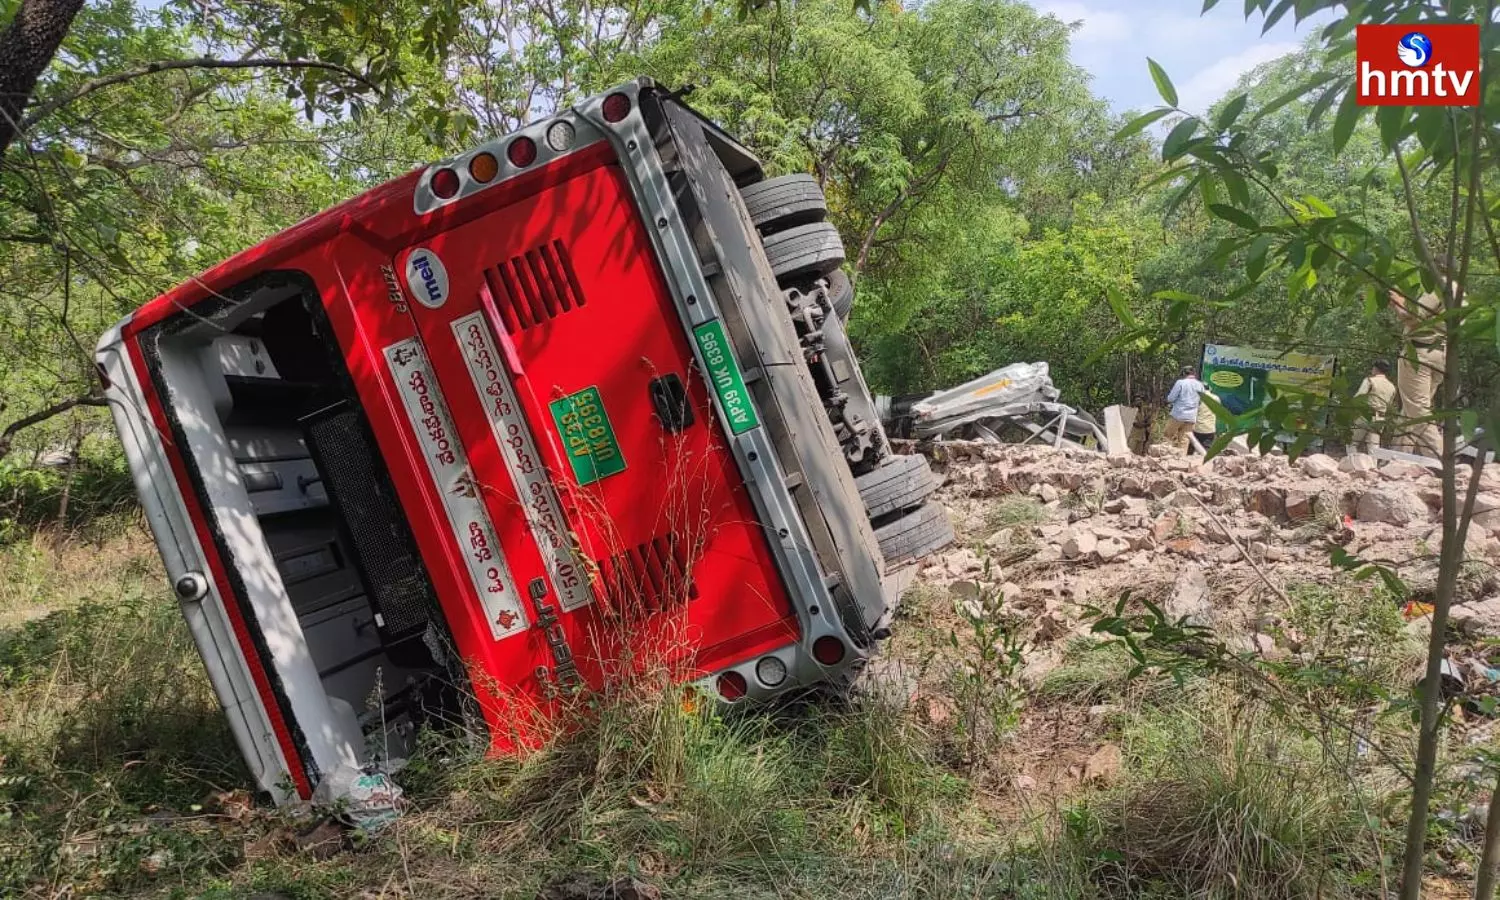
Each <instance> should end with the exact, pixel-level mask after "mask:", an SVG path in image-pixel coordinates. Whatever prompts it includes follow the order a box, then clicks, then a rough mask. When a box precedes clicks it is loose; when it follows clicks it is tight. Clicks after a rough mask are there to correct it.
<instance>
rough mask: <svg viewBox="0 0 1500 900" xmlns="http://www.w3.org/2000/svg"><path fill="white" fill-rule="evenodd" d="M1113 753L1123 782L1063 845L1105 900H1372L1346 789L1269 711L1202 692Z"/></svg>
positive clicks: (1074, 814)
mask: <svg viewBox="0 0 1500 900" xmlns="http://www.w3.org/2000/svg"><path fill="white" fill-rule="evenodd" d="M1121 744H1122V747H1123V748H1124V749H1125V752H1126V753H1127V754H1128V755H1129V757H1130V758H1131V764H1130V766H1129V769H1130V772H1131V774H1130V775H1129V776H1128V777H1127V778H1126V780H1125V781H1124V783H1122V784H1121V785H1120V786H1119V787H1118V788H1117V789H1115V790H1113V791H1111V792H1108V793H1106V794H1103V795H1100V796H1097V797H1094V798H1092V799H1089V800H1087V801H1086V802H1083V803H1079V804H1077V805H1075V806H1074V807H1072V808H1071V809H1070V810H1068V812H1067V814H1066V816H1065V819H1064V821H1065V828H1064V830H1063V833H1062V836H1061V837H1060V840H1061V841H1062V842H1063V843H1064V844H1065V845H1067V846H1068V847H1069V848H1070V850H1071V851H1072V852H1070V853H1067V854H1066V857H1067V858H1068V859H1070V860H1072V861H1073V863H1074V864H1075V865H1082V866H1083V867H1084V871H1083V873H1081V877H1084V878H1086V879H1087V881H1088V882H1090V883H1091V884H1093V885H1094V886H1095V887H1096V888H1097V889H1098V890H1099V891H1100V892H1102V893H1103V895H1104V896H1111V897H1114V896H1139V897H1156V896H1160V897H1201V898H1226V900H1227V898H1235V897H1255V898H1265V900H1294V898H1306V897H1325V898H1336V897H1356V896H1372V894H1370V893H1369V887H1370V885H1371V882H1372V879H1373V876H1372V874H1371V869H1372V867H1373V865H1374V860H1373V859H1372V855H1373V854H1372V850H1371V847H1372V843H1371V841H1370V837H1369V834H1368V832H1366V831H1365V828H1364V825H1363V818H1362V815H1361V812H1360V808H1359V805H1358V803H1357V802H1356V799H1355V797H1354V796H1353V794H1352V792H1351V788H1350V782H1349V781H1348V779H1347V777H1346V776H1345V774H1344V773H1343V772H1342V771H1341V770H1340V768H1339V766H1338V765H1337V763H1336V761H1333V760H1330V759H1328V758H1327V757H1326V755H1325V754H1324V753H1323V751H1322V748H1320V747H1319V746H1318V745H1317V744H1316V743H1314V742H1313V741H1311V740H1310V739H1307V738H1303V737H1299V736H1297V735H1296V734H1295V733H1294V732H1291V731H1289V730H1287V729H1286V728H1284V727H1283V726H1281V725H1280V724H1279V723H1278V722H1277V720H1276V718H1275V717H1274V716H1271V715H1270V714H1269V713H1268V712H1267V711H1266V710H1265V708H1263V707H1261V706H1259V705H1258V704H1256V703H1254V702H1249V703H1246V702H1241V701H1239V700H1238V699H1237V698H1235V697H1233V696H1231V695H1229V694H1227V693H1226V692H1225V691H1224V690H1223V689H1222V688H1221V687H1214V686H1211V685H1207V684H1201V685H1199V686H1198V687H1197V688H1195V689H1194V690H1193V691H1192V692H1190V693H1188V694H1187V695H1184V696H1182V697H1181V698H1179V701H1178V702H1176V703H1173V704H1169V705H1167V706H1165V707H1161V708H1157V709H1154V710H1151V711H1148V712H1146V713H1145V714H1143V715H1141V716H1140V717H1139V718H1138V719H1137V720H1136V722H1135V723H1134V724H1132V725H1131V726H1130V727H1129V728H1127V729H1126V732H1125V734H1124V735H1123V736H1122V738H1121Z"/></svg>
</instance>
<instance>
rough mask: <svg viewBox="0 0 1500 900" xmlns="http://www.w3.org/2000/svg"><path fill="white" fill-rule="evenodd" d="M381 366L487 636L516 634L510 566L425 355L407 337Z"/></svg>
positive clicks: (516, 598) (521, 625)
mask: <svg viewBox="0 0 1500 900" xmlns="http://www.w3.org/2000/svg"><path fill="white" fill-rule="evenodd" d="M385 362H386V365H387V366H389V367H390V370H391V377H392V378H394V379H395V381H396V386H397V387H398V388H399V389H400V391H401V404H402V405H403V406H404V407H406V415H407V417H408V418H409V419H411V425H412V430H413V431H415V432H416V435H417V442H418V443H419V444H420V445H421V447H422V456H423V459H425V460H426V463H427V471H428V472H429V473H430V474H431V475H432V480H433V482H434V483H435V484H436V485H437V489H438V492H439V493H440V494H441V495H442V498H443V511H444V512H445V513H447V516H448V526H449V527H450V528H452V529H453V537H454V539H455V540H457V541H458V546H459V549H460V550H461V551H462V552H463V556H464V565H465V567H466V568H467V569H468V572H469V579H470V580H471V581H472V582H473V583H474V590H475V591H476V592H477V593H478V594H479V601H480V603H481V604H483V606H484V617H485V619H486V621H488V622H489V625H490V634H492V635H493V636H494V638H495V640H499V639H500V638H504V637H510V636H511V635H514V634H520V633H521V632H523V631H525V630H526V626H527V621H526V608H525V607H524V606H522V605H521V596H520V594H519V593H517V592H516V584H515V581H514V579H513V578H512V577H511V574H510V567H509V566H507V565H506V564H505V555H504V553H502V552H501V550H500V542H499V541H498V540H496V539H495V529H494V527H493V526H492V525H491V524H490V517H489V514H488V513H487V512H485V508H484V500H483V499H482V498H481V497H480V496H479V489H478V485H476V484H475V482H474V477H473V475H472V474H471V473H470V471H469V460H468V458H467V457H466V456H465V455H464V449H463V445H462V444H461V443H459V440H458V433H457V432H456V431H455V430H454V428H453V418H452V417H451V416H450V415H448V406H447V404H445V403H444V402H443V395H442V392H441V391H440V390H439V389H438V384H437V379H436V378H434V377H433V375H432V367H431V366H429V365H428V364H427V355H426V354H425V353H423V352H422V345H421V344H420V343H418V342H417V340H416V339H415V338H408V339H407V340H404V341H398V342H397V343H394V344H391V345H390V346H389V347H386V348H385Z"/></svg>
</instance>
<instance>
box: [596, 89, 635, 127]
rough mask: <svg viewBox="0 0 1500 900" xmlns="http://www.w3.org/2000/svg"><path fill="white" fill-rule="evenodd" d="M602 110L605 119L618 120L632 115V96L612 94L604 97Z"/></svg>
mask: <svg viewBox="0 0 1500 900" xmlns="http://www.w3.org/2000/svg"><path fill="white" fill-rule="evenodd" d="M600 112H602V113H603V114H604V121H606V122H618V121H620V120H621V119H623V118H625V117H626V116H628V115H630V98H629V97H627V96H625V95H624V94H610V95H609V96H608V97H605V98H604V104H603V105H602V106H601V107H600Z"/></svg>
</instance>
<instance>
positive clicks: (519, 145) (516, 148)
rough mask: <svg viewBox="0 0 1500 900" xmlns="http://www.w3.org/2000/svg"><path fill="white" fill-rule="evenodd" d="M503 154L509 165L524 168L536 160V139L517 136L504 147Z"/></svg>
mask: <svg viewBox="0 0 1500 900" xmlns="http://www.w3.org/2000/svg"><path fill="white" fill-rule="evenodd" d="M505 156H506V158H507V159H509V160H510V164H511V165H513V166H515V167H516V168H518V169H524V168H526V167H527V166H529V165H531V164H532V163H534V162H536V141H533V140H532V139H531V138H529V137H518V138H516V139H515V140H513V141H511V142H510V146H509V147H506V148H505Z"/></svg>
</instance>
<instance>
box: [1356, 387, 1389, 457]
mask: <svg viewBox="0 0 1500 900" xmlns="http://www.w3.org/2000/svg"><path fill="white" fill-rule="evenodd" d="M1354 396H1356V397H1364V398H1365V403H1366V404H1367V405H1368V406H1369V409H1370V415H1369V416H1368V417H1367V418H1364V419H1362V420H1360V423H1359V424H1358V425H1356V426H1354V442H1353V446H1352V447H1351V448H1350V449H1353V450H1361V451H1364V452H1365V453H1370V452H1372V451H1374V450H1379V449H1380V431H1381V428H1382V427H1383V426H1384V425H1385V416H1386V413H1387V412H1388V411H1389V410H1390V408H1391V403H1392V402H1393V401H1394V400H1395V399H1396V386H1395V385H1394V384H1391V380H1390V379H1389V378H1387V377H1385V375H1383V374H1379V373H1377V374H1375V375H1371V376H1370V377H1368V378H1366V379H1365V380H1364V382H1363V383H1362V384H1360V386H1359V390H1358V391H1356V392H1355V393H1354Z"/></svg>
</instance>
